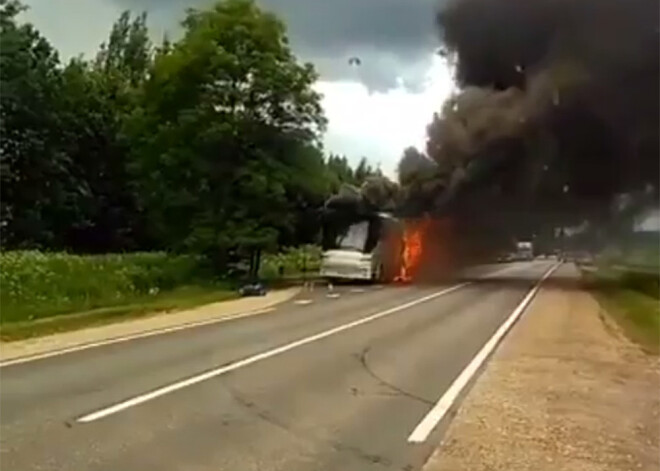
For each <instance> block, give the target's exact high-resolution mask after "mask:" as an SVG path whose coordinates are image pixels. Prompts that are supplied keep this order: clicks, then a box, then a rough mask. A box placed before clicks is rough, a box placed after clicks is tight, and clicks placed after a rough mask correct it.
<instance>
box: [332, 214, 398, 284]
mask: <svg viewBox="0 0 660 471" xmlns="http://www.w3.org/2000/svg"><path fill="white" fill-rule="evenodd" d="M402 251H403V224H402V222H401V221H399V220H398V219H396V218H395V217H393V216H391V215H389V214H386V213H374V214H371V215H361V216H355V217H352V218H344V219H341V218H340V219H337V218H335V219H334V220H326V221H324V225H323V257H322V260H321V271H320V275H321V276H322V277H324V278H327V279H330V280H336V279H343V280H367V281H380V282H387V281H392V280H393V279H394V278H395V277H396V276H397V275H398V273H399V269H400V267H401V257H402Z"/></svg>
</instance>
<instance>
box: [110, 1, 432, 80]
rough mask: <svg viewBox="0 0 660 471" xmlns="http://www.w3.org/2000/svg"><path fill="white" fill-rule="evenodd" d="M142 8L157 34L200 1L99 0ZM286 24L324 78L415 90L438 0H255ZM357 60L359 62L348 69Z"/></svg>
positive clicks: (426, 56)
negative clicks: (399, 85)
mask: <svg viewBox="0 0 660 471" xmlns="http://www.w3.org/2000/svg"><path fill="white" fill-rule="evenodd" d="M103 1H105V2H111V3H114V4H115V5H116V6H118V7H120V8H121V9H123V8H129V9H132V10H146V11H147V12H148V14H149V15H150V18H151V24H152V25H154V26H155V29H156V30H157V31H161V30H170V31H172V29H174V28H176V25H177V24H178V21H179V20H180V19H181V18H182V17H183V14H184V13H183V12H184V10H185V8H187V7H190V6H193V7H194V6H197V7H201V6H204V5H206V4H209V3H211V2H209V1H206V0H199V1H197V2H193V3H192V4H191V2H190V1H184V0H103ZM258 1H259V3H260V4H261V5H262V6H264V7H265V8H267V9H269V10H271V11H273V12H275V13H277V14H278V15H279V16H280V17H281V18H282V19H283V20H284V21H285V22H286V24H287V27H288V30H289V36H290V39H291V43H292V46H293V48H294V50H295V51H296V53H297V54H298V55H299V56H300V57H301V58H302V59H303V60H307V61H311V62H313V63H314V64H315V65H316V66H317V69H318V70H319V72H320V73H321V76H322V78H323V79H324V80H359V81H361V82H362V83H364V84H365V85H366V86H367V87H369V88H370V89H371V90H375V91H384V90H387V89H390V88H393V87H395V86H396V85H397V84H398V83H402V84H403V85H404V86H405V87H407V88H408V89H410V90H413V91H414V90H417V89H419V88H420V87H421V86H422V84H423V80H424V72H425V71H426V70H427V68H428V66H429V65H430V62H431V56H432V53H433V51H434V49H435V48H436V47H437V46H438V43H439V42H438V39H437V36H436V32H435V31H436V30H435V25H434V13H435V10H436V8H437V5H438V0H258ZM352 56H357V57H359V58H360V59H361V61H362V64H361V65H360V66H359V67H355V66H354V67H351V66H349V64H348V59H349V58H350V57H352Z"/></svg>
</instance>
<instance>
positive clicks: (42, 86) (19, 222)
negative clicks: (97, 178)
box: [0, 0, 77, 246]
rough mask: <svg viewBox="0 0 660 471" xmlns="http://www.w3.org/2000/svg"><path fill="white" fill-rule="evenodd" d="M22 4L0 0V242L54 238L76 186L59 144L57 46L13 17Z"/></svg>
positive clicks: (32, 243) (10, 243) (17, 243)
mask: <svg viewBox="0 0 660 471" xmlns="http://www.w3.org/2000/svg"><path fill="white" fill-rule="evenodd" d="M23 10H24V7H23V5H21V4H20V3H19V2H18V1H15V0H3V1H2V2H0V44H2V47H0V74H1V77H0V136H2V139H1V140H0V168H1V174H2V175H1V179H2V184H1V198H2V209H1V212H0V226H1V227H2V244H3V246H35V245H36V246H39V245H42V246H43V245H50V244H56V243H57V242H58V241H57V240H56V239H57V237H58V230H57V229H58V228H57V227H56V226H55V225H53V224H52V221H53V218H58V217H59V219H58V221H61V224H63V225H65V224H66V223H67V220H68V219H69V216H68V213H70V209H71V206H72V200H74V199H75V197H74V196H75V195H74V194H72V193H75V191H76V190H75V189H76V186H77V185H76V182H75V181H74V176H73V175H72V174H71V164H70V161H69V159H68V156H67V155H66V154H64V153H62V152H61V150H60V146H59V135H58V114H57V111H58V110H57V108H56V106H55V101H56V97H57V95H58V93H59V87H60V81H61V77H60V71H59V69H58V64H59V62H58V57H57V53H56V51H55V50H54V49H53V48H52V47H51V45H50V44H49V43H48V41H47V40H46V39H45V38H44V37H42V36H41V35H40V34H39V32H38V31H36V30H35V29H34V28H33V27H32V25H30V24H18V23H17V21H16V17H17V15H18V14H19V13H20V12H21V11H23Z"/></svg>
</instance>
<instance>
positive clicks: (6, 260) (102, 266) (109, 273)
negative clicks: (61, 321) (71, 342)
mask: <svg viewBox="0 0 660 471" xmlns="http://www.w3.org/2000/svg"><path fill="white" fill-rule="evenodd" d="M199 267H200V260H199V259H198V258H197V257H194V256H189V255H170V254H167V253H164V252H144V253H130V254H108V255H90V256H81V255H71V254H67V253H46V252H39V251H12V252H2V253H0V310H1V314H0V322H2V323H7V322H15V321H21V320H29V319H36V318H41V317H48V316H52V315H56V314H62V313H67V312H73V311H83V310H88V309H94V308H97V307H104V306H109V305H116V304H121V303H122V302H126V301H127V300H130V299H135V298H137V297H140V296H144V295H148V294H154V293H157V292H160V291H163V290H168V289H172V288H174V287H176V286H180V285H184V284H189V283H193V282H196V281H198V280H201V279H202V278H203V275H204V274H203V273H202V272H201V271H200V268H199Z"/></svg>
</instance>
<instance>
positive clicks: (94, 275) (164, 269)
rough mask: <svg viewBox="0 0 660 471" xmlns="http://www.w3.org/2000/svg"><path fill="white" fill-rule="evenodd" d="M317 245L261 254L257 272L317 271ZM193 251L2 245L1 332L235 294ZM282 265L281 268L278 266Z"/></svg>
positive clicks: (0, 336) (12, 334) (54, 327)
mask: <svg viewBox="0 0 660 471" xmlns="http://www.w3.org/2000/svg"><path fill="white" fill-rule="evenodd" d="M320 260H321V251H320V249H319V248H318V247H315V246H304V247H300V248H290V249H286V250H284V251H283V252H282V253H279V254H266V255H265V256H264V258H263V260H262V269H261V273H260V275H261V276H262V278H263V279H265V280H266V282H267V283H268V284H269V286H271V287H275V286H286V285H288V284H290V283H294V282H296V281H297V280H299V279H300V278H305V277H312V276H313V275H314V273H315V272H317V271H318V268H319V265H320ZM203 262H204V261H203V260H202V259H201V258H199V257H195V256H192V255H173V254H168V253H165V252H144V253H129V254H106V255H86V256H81V255H72V254H67V253H49V252H39V251H12V252H1V253H0V340H3V341H11V340H18V339H25V338H29V337H34V336H39V335H46V334H52V333H56V332H63V331H67V330H74V329H79V328H83V327H89V326H96V325H101V324H107V323H111V322H116V321H119V320H125V319H128V318H135V317H140V316H145V315H148V314H150V313H154V312H162V311H173V310H181V309H187V308H191V307H195V306H199V305H203V304H207V303H212V302H216V301H222V300H226V299H230V298H233V297H236V296H237V294H236V291H235V290H233V289H232V285H231V284H230V283H231V282H230V281H227V282H224V283H220V282H218V281H216V280H214V277H213V276H212V274H211V273H210V272H209V270H208V268H206V267H207V265H205V264H204V263H203ZM280 267H282V268H283V272H280Z"/></svg>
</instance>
